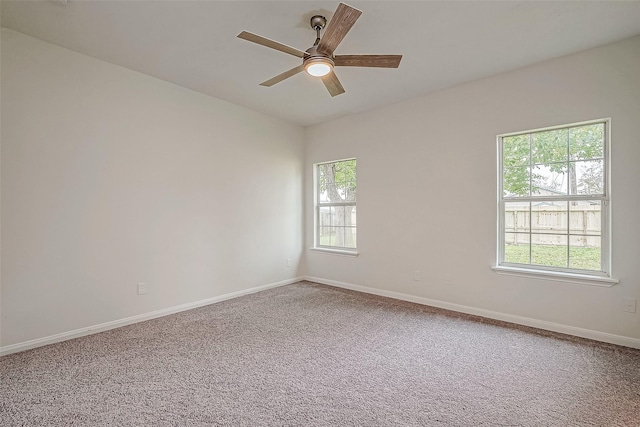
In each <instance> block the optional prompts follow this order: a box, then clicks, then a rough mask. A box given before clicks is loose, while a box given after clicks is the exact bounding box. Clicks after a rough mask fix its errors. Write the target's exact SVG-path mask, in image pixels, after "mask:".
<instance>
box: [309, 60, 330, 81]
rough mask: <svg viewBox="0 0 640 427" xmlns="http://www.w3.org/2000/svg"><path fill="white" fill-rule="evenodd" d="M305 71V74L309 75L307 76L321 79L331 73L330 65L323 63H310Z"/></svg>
mask: <svg viewBox="0 0 640 427" xmlns="http://www.w3.org/2000/svg"><path fill="white" fill-rule="evenodd" d="M305 70H306V71H307V73H309V75H312V76H314V77H322V76H326V75H327V74H329V73H330V72H331V65H329V64H328V63H326V62H323V61H322V62H321V61H318V62H312V63H311V64H309V65H307V67H306V68H305Z"/></svg>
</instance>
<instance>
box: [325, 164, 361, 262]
mask: <svg viewBox="0 0 640 427" xmlns="http://www.w3.org/2000/svg"><path fill="white" fill-rule="evenodd" d="M315 167H316V170H315V178H316V182H315V183H316V236H315V246H316V247H319V248H322V247H324V248H335V249H346V250H354V249H355V248H356V247H357V245H356V241H357V239H356V160H355V159H349V160H341V161H336V162H330V163H320V164H317V165H316V166H315Z"/></svg>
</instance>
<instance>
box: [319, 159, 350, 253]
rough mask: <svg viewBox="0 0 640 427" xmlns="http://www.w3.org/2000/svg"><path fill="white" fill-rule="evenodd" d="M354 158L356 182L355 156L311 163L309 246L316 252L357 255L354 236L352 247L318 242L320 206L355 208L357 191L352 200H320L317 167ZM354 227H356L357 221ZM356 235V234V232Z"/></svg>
mask: <svg viewBox="0 0 640 427" xmlns="http://www.w3.org/2000/svg"><path fill="white" fill-rule="evenodd" d="M350 160H354V161H356V184H357V180H358V173H357V170H358V163H357V159H356V158H355V157H347V158H344V159H338V160H331V161H324V162H318V163H314V164H313V203H314V207H313V210H314V215H313V216H314V220H313V247H312V248H311V249H312V250H314V251H318V252H326V253H331V254H336V255H346V256H357V255H358V240H357V237H356V244H355V246H356V247H354V248H349V247H344V246H328V245H321V244H320V208H322V207H331V206H353V207H354V208H356V209H357V198H358V196H357V193H356V200H354V201H353V202H321V201H320V194H321V193H320V188H319V186H320V181H319V167H320V166H321V165H327V164H332V163H340V162H346V161H350ZM356 216H357V211H356ZM355 229H356V230H357V229H358V225H357V221H356V226H355ZM356 235H357V234H356Z"/></svg>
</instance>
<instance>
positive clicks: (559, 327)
mask: <svg viewBox="0 0 640 427" xmlns="http://www.w3.org/2000/svg"><path fill="white" fill-rule="evenodd" d="M304 280H308V281H310V282H316V283H321V284H323V285H329V286H335V287H338V288H344V289H350V290H352V291H358V292H364V293H367V294H373V295H380V296H383V297H388V298H394V299H398V300H402V301H409V302H414V303H417V304H422V305H429V306H432V307H438V308H444V309H446V310H452V311H457V312H460V313H466V314H473V315H476V316H480V317H486V318H489V319H494V320H502V321H504V322H510V323H516V324H518V325H524V326H531V327H534V328H538V329H544V330H546V331H552V332H560V333H562V334H567V335H573V336H577V337H582V338H588V339H592V340H595V341H602V342H606V343H610V344H617V345H621V346H625V347H631V348H638V349H640V339H637V338H631V337H625V336H622V335H614V334H609V333H606V332H599V331H594V330H591V329H583V328H577V327H575V326H569V325H563V324H560V323H553V322H547V321H544V320H538V319H532V318H530V317H522V316H516V315H514V314H506V313H500V312H497V311H491V310H485V309H482V308H475V307H469V306H466V305H461V304H454V303H451V302H446V301H439V300H434V299H429V298H423V297H418V296H414V295H409V294H403V293H400V292H393V291H387V290H383V289H376V288H369V287H367V286H360V285H354V284H352V283H344V282H338V281H335V280H328V279H322V278H319V277H308V276H307V277H305V278H304Z"/></svg>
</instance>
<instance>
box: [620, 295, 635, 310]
mask: <svg viewBox="0 0 640 427" xmlns="http://www.w3.org/2000/svg"><path fill="white" fill-rule="evenodd" d="M636 305H637V301H636V299H635V298H629V297H626V298H623V299H622V311H626V312H627V313H635V312H636Z"/></svg>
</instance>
